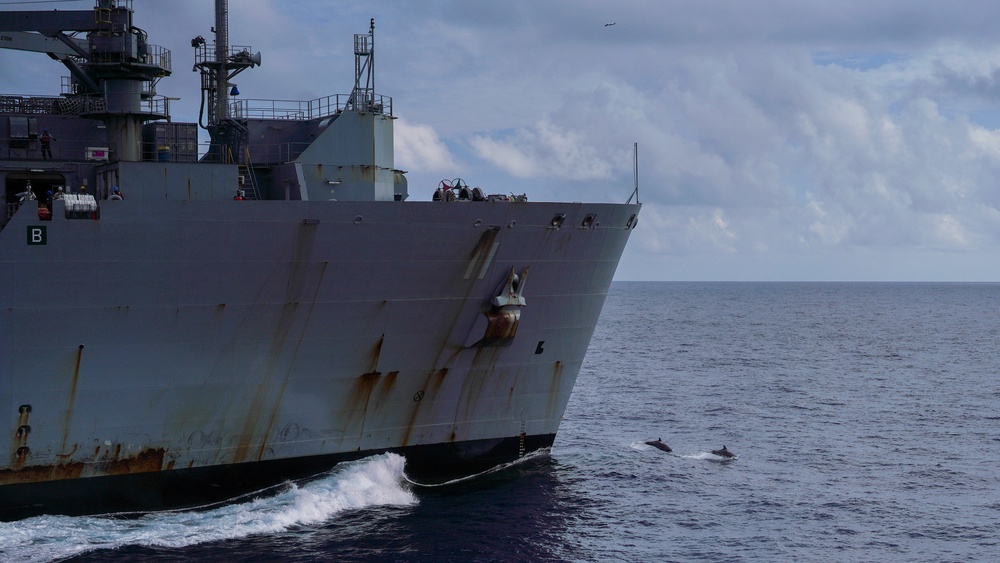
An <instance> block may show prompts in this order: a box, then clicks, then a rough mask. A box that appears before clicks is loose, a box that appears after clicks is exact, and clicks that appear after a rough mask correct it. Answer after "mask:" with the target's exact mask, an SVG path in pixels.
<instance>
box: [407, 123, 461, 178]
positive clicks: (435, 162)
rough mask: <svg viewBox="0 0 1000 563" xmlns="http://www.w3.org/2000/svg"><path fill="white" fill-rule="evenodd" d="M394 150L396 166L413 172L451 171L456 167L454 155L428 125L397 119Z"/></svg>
mask: <svg viewBox="0 0 1000 563" xmlns="http://www.w3.org/2000/svg"><path fill="white" fill-rule="evenodd" d="M393 129H394V133H395V136H394V138H395V147H394V152H395V156H396V166H397V167H399V168H402V169H404V170H410V171H414V172H435V173H437V172H444V173H452V172H453V171H454V170H455V169H456V168H457V164H456V162H455V157H454V156H453V155H452V154H451V152H450V151H449V150H448V147H447V146H445V144H444V143H443V142H441V138H440V137H439V136H438V134H437V132H436V131H435V130H434V128H433V127H432V126H430V125H424V124H419V123H411V122H410V121H408V120H406V119H402V118H401V119H397V120H396V121H395V123H394V124H393Z"/></svg>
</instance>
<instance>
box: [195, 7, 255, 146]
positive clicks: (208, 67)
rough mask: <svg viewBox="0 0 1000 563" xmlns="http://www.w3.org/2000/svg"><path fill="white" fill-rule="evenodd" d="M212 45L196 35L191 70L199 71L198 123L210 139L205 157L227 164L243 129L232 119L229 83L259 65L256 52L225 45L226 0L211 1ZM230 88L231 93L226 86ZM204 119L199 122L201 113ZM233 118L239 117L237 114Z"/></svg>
mask: <svg viewBox="0 0 1000 563" xmlns="http://www.w3.org/2000/svg"><path fill="white" fill-rule="evenodd" d="M212 31H213V32H214V33H215V45H209V43H208V42H207V41H205V38H204V37H202V36H201V35H199V36H198V37H195V38H194V39H192V40H191V46H192V47H194V48H195V54H194V61H195V62H194V70H196V71H200V72H201V90H202V99H201V112H200V114H199V116H198V124H199V125H201V127H202V128H203V129H207V130H208V132H209V134H210V135H211V136H212V149H211V150H210V151H209V153H208V155H206V158H208V159H210V160H214V161H218V162H229V161H230V159H231V155H238V154H240V145H241V144H242V143H243V138H244V132H245V131H246V127H245V126H244V125H243V124H242V123H240V122H238V121H237V120H236V119H234V116H233V112H232V109H231V107H230V103H229V98H230V96H231V95H233V96H235V95H236V94H237V92H236V88H235V84H232V83H231V82H230V80H231V79H232V78H233V77H234V76H236V75H237V74H239V73H241V72H243V71H244V70H246V69H248V68H253V67H255V66H258V65H260V53H259V52H258V53H254V54H251V51H250V47H248V46H230V45H229V0H215V27H213V28H212ZM230 86H233V90H232V92H230V89H229V87H230ZM206 109H207V110H208V116H207V120H205V121H204V122H203V117H205V116H204V113H205V110H206ZM236 117H239V115H237V116H236Z"/></svg>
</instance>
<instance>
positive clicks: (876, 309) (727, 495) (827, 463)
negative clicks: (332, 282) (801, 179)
mask: <svg viewBox="0 0 1000 563" xmlns="http://www.w3.org/2000/svg"><path fill="white" fill-rule="evenodd" d="M998 407H1000V284H841V283H830V284H824V283H808V284H795V283H788V284H785V283H629V282H616V283H615V284H614V285H613V286H612V289H611V293H610V295H609V297H608V300H607V303H606V305H605V309H604V313H603V314H602V317H601V321H600V324H599V326H598V327H597V330H596V332H595V335H594V340H593V342H592V344H591V348H590V351H589V352H588V355H587V359H586V362H585V364H584V367H583V369H582V371H581V373H580V378H579V380H578V382H577V386H576V389H575V390H574V394H573V397H572V399H571V401H570V404H569V407H568V409H567V412H566V416H565V420H564V422H563V424H562V428H561V430H560V433H559V436H558V438H557V439H556V443H555V445H554V447H553V448H552V451H551V452H550V453H548V454H543V455H537V456H532V457H530V458H529V459H526V460H524V461H522V462H520V463H517V464H513V465H511V466H509V467H506V468H500V469H498V470H497V471H495V472H492V473H490V474H488V475H484V476H481V477H477V478H475V479H470V480H467V481H463V482H461V483H456V484H452V485H449V486H444V487H436V488H423V487H417V486H413V485H411V484H409V483H408V482H407V481H406V479H405V475H404V472H403V466H404V460H403V459H402V458H400V457H399V456H395V455H381V456H375V457H373V458H369V459H365V460H361V461H358V462H356V463H353V464H348V465H342V466H338V467H337V468H335V469H334V470H333V471H332V472H331V473H330V474H328V475H326V476H324V477H322V478H320V479H317V480H315V481H312V482H309V483H307V484H303V485H299V486H292V487H287V488H285V489H283V490H281V491H280V492H278V493H277V494H274V495H271V496H268V497H266V498H260V499H247V500H244V501H242V502H236V503H232V504H228V505H225V506H219V507H216V508H213V509H209V510H203V511H197V512H190V511H189V512H173V513H160V514H151V515H147V516H144V517H141V518H133V519H113V518H94V517H83V518H66V517H42V518H31V519H27V520H22V521H20V522H11V523H2V524H0V559H2V560H4V561H53V560H71V561H102V562H104V561H190V560H201V559H205V560H208V559H216V560H225V561H261V560H276V561H277V560H280V561H359V560H380V561H792V560H794V561H988V560H994V559H996V558H997V556H998V554H1000V408H998ZM655 438H662V439H663V440H664V441H665V442H667V443H668V444H670V446H671V447H672V448H673V450H674V451H673V452H671V453H664V452H662V451H660V450H657V449H655V448H652V447H650V446H647V445H645V443H644V442H645V441H646V440H651V439H655ZM722 445H726V446H727V447H728V449H729V450H731V451H733V452H734V453H736V454H737V457H736V458H734V459H731V460H724V459H723V458H720V457H718V456H715V455H713V454H711V451H712V450H714V449H717V448H720V447H721V446H722Z"/></svg>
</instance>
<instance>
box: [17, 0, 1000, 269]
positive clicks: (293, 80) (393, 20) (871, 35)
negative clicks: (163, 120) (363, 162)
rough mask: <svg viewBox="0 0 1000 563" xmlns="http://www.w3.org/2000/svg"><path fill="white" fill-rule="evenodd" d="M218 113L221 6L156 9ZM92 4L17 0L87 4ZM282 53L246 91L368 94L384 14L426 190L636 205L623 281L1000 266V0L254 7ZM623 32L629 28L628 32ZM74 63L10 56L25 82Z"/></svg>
mask: <svg viewBox="0 0 1000 563" xmlns="http://www.w3.org/2000/svg"><path fill="white" fill-rule="evenodd" d="M133 5H134V8H135V10H136V16H135V24H136V25H138V26H139V27H142V28H143V29H145V30H146V31H147V32H149V37H150V39H149V41H150V43H153V44H156V45H160V46H163V47H166V48H167V49H170V50H171V51H172V54H173V76H171V77H168V78H165V79H163V80H162V81H161V82H160V83H159V85H158V87H157V90H158V93H159V94H161V95H166V96H171V97H180V98H181V100H179V101H175V102H173V103H172V106H171V108H172V113H173V117H174V120H175V121H192V122H193V121H197V115H198V102H199V82H198V80H199V79H198V74H197V73H195V72H192V71H191V70H190V69H191V65H193V63H194V53H193V49H191V47H190V41H191V39H192V38H193V37H195V36H196V35H203V36H205V37H206V38H208V39H209V40H211V38H212V35H211V32H210V31H211V27H212V25H213V24H214V21H213V18H214V9H213V5H212V2H209V1H208V0H171V1H170V2H164V1H155V0H135V1H134V4H133ZM92 6H93V2H92V0H83V1H76V2H44V3H36V2H23V3H12V2H10V1H9V0H0V9H3V10H13V9H44V10H49V9H67V10H85V9H90V8H91V7H92ZM229 11H230V18H229V19H230V42H231V43H232V44H233V45H246V46H249V47H251V49H252V50H253V51H261V53H262V59H263V64H262V65H261V67H259V68H256V69H251V70H247V71H245V72H244V73H242V74H241V75H239V76H238V77H237V78H235V79H234V82H236V83H237V84H238V85H239V90H240V94H241V97H243V98H256V99H281V100H312V99H316V98H320V97H324V96H327V95H331V94H338V93H348V92H349V91H350V89H351V87H352V85H353V78H354V56H353V34H355V33H365V32H367V31H368V27H369V20H370V19H371V18H375V72H376V89H377V91H378V92H379V93H381V94H384V95H388V96H391V97H392V98H393V112H394V114H395V116H396V117H398V119H397V121H396V122H395V134H396V135H395V155H396V166H397V167H398V168H401V169H404V170H407V171H408V175H407V176H408V178H409V191H410V199H411V200H428V199H430V196H431V193H432V192H433V190H434V188H435V187H436V186H437V184H438V182H439V181H440V180H441V179H444V178H449V179H450V178H456V177H461V178H463V179H464V180H465V181H466V182H468V184H469V185H472V186H480V187H481V188H482V189H483V190H484V191H485V192H486V193H517V194H520V193H526V194H527V195H528V198H529V199H530V200H532V201H600V202H624V201H625V200H626V199H628V197H629V195H630V194H631V192H632V190H633V184H634V176H633V145H634V144H637V146H638V171H639V173H638V178H639V198H640V201H641V202H642V203H643V208H642V212H641V213H640V216H639V226H638V227H637V228H636V229H635V231H633V234H632V238H631V240H630V242H629V245H628V247H627V249H626V251H625V254H624V256H623V257H622V261H621V264H620V265H619V268H618V272H617V275H616V279H618V280H674V281H688V280H690V281H962V282H979V281H993V282H995V281H1000V189H998V184H1000V96H998V94H1000V41H998V39H1000V32H998V31H997V28H996V22H997V21H1000V3H998V2H995V0H993V1H984V0H976V1H962V0H956V1H955V2H948V3H944V2H916V1H912V0H882V1H877V2H872V1H871V0H865V1H860V0H838V1H837V2H829V1H823V2H819V1H809V0H755V1H753V2H737V1H715V0H615V1H610V0H548V1H546V0H505V1H504V2H495V1H485V0H483V1H481V0H364V1H362V0H322V1H321V0H294V1H291V2H290V1H287V0H285V1H277V0H231V2H230V7H229ZM609 24H613V25H609ZM66 74H67V72H66V71H65V69H64V68H63V67H62V66H61V65H59V64H58V63H55V62H53V61H51V60H49V59H48V58H47V57H46V56H45V55H43V54H34V53H20V52H15V51H4V50H0V89H2V90H3V92H5V93H17V94H47V95H52V94H55V93H58V91H59V84H60V82H59V80H60V76H63V75H66Z"/></svg>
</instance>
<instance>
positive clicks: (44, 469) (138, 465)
mask: <svg viewBox="0 0 1000 563" xmlns="http://www.w3.org/2000/svg"><path fill="white" fill-rule="evenodd" d="M117 453H118V450H116V452H115V454H116V456H115V457H113V458H111V459H106V460H98V461H95V462H92V463H86V462H82V461H74V462H69V463H57V464H54V465H29V466H27V467H22V468H21V469H0V485H11V484H15V483H37V482H42V481H57V480H62V479H82V478H86V477H96V476H110V475H129V474H132V473H148V472H151V471H160V470H161V469H163V458H164V456H165V455H166V450H164V449H163V448H157V449H150V450H143V451H141V452H139V453H138V454H136V455H134V456H131V457H125V458H118V457H117Z"/></svg>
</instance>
